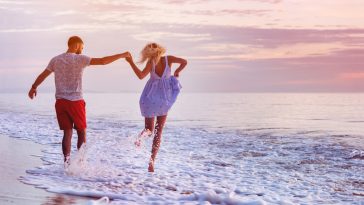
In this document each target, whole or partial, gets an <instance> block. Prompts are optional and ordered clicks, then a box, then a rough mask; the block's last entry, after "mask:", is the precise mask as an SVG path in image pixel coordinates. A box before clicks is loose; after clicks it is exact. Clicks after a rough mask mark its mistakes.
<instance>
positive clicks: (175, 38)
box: [0, 0, 364, 92]
mask: <svg viewBox="0 0 364 205" xmlns="http://www.w3.org/2000/svg"><path fill="white" fill-rule="evenodd" d="M363 8H364V1H362V0H335V1H333V0H320V1H317V0H225V1H221V0H153V1H133V0H83V1H74V0H59V1H46V0H27V1H20V0H19V1H17V0H0V62H1V63H0V85H1V86H0V92H27V91H28V89H29V88H30V86H31V84H32V83H33V82H34V80H35V78H36V77H37V75H38V74H39V73H40V72H42V71H43V70H44V69H45V67H46V66H47V64H48V62H49V60H50V59H51V58H52V57H54V56H56V55H59V54H61V53H63V52H65V51H66V49H67V40H68V38H69V37H70V36H72V35H79V36H80V37H81V38H82V39H83V40H84V43H85V47H84V51H83V54H85V55H88V56H90V57H103V56H107V55H113V54H116V53H121V52H125V51H130V52H131V53H132V55H133V56H134V59H136V60H138V59H139V57H140V56H139V53H140V50H141V49H142V48H143V46H144V45H145V44H147V43H149V42H157V43H160V44H162V45H163V46H164V47H166V49H167V55H174V56H178V57H182V58H185V59H187V60H188V65H187V67H186V68H185V70H184V71H183V72H182V73H181V76H180V81H181V84H182V86H183V90H184V91H185V92H363V91H364V21H363V19H364V12H363ZM139 67H140V68H144V65H143V64H140V65H139ZM176 67H177V65H173V67H172V69H175V68H176ZM53 78H54V77H53V75H52V76H50V77H49V78H48V79H47V80H46V81H45V82H44V83H43V84H42V85H41V86H40V88H39V90H40V91H41V92H53V91H54V80H53ZM146 81H147V78H146V79H144V80H142V81H140V80H139V79H138V78H137V77H136V76H135V74H134V73H133V72H132V70H131V68H130V67H129V66H128V64H127V63H126V62H125V61H124V60H123V59H121V60H119V61H117V62H114V63H113V64H109V65H106V66H90V67H87V68H86V70H85V73H84V79H83V82H84V85H83V88H84V90H85V91H86V92H140V91H141V90H142V89H143V86H144V85H145V83H146Z"/></svg>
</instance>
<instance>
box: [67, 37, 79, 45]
mask: <svg viewBox="0 0 364 205" xmlns="http://www.w3.org/2000/svg"><path fill="white" fill-rule="evenodd" d="M76 43H82V44H83V41H82V39H81V38H80V37H78V36H71V37H70V38H69V39H68V47H70V46H71V45H73V44H76Z"/></svg>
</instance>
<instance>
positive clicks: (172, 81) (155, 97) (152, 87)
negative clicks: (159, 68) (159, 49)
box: [139, 56, 182, 118]
mask: <svg viewBox="0 0 364 205" xmlns="http://www.w3.org/2000/svg"><path fill="white" fill-rule="evenodd" d="M165 62H166V67H165V68H164V71H163V74H162V76H161V77H159V76H158V75H157V73H156V72H155V65H154V63H153V68H152V71H151V72H150V78H149V80H148V82H147V84H146V85H145V87H144V90H143V93H142V95H141V96H140V100H139V105H140V110H141V113H142V115H143V116H144V117H148V118H149V117H155V116H162V115H167V113H168V111H169V109H170V108H171V107H172V105H173V103H174V102H175V101H176V99H177V96H178V94H179V92H180V89H181V88H182V86H181V85H180V83H179V81H178V79H177V78H176V77H174V76H171V68H170V67H169V65H168V59H167V56H165Z"/></svg>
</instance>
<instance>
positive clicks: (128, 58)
mask: <svg viewBox="0 0 364 205" xmlns="http://www.w3.org/2000/svg"><path fill="white" fill-rule="evenodd" d="M125 60H126V61H128V63H132V62H133V57H132V56H131V54H130V53H129V56H127V57H125Z"/></svg>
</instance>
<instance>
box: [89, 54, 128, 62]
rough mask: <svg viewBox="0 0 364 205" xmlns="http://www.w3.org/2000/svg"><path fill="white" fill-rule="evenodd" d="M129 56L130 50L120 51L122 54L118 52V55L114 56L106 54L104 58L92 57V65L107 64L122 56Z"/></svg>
mask: <svg viewBox="0 0 364 205" xmlns="http://www.w3.org/2000/svg"><path fill="white" fill-rule="evenodd" d="M129 56H130V53H129V52H124V53H120V54H116V55H112V56H106V57H103V58H91V61H90V65H106V64H109V63H112V62H114V61H116V60H118V59H120V58H126V57H129Z"/></svg>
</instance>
